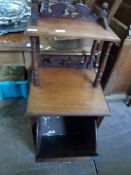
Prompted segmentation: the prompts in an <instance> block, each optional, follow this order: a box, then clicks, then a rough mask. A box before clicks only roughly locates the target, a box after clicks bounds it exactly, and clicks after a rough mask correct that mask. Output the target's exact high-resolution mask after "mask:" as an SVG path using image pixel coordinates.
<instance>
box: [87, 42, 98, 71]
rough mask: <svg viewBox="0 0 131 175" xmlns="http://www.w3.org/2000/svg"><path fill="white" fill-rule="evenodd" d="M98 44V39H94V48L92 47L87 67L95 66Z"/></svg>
mask: <svg viewBox="0 0 131 175" xmlns="http://www.w3.org/2000/svg"><path fill="white" fill-rule="evenodd" d="M97 44H98V41H97V40H94V42H93V46H92V49H91V56H90V58H89V62H88V64H87V68H88V69H92V68H93V66H94V60H95V54H96V50H97Z"/></svg>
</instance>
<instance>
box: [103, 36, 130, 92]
mask: <svg viewBox="0 0 131 175" xmlns="http://www.w3.org/2000/svg"><path fill="white" fill-rule="evenodd" d="M130 88H131V39H126V40H125V41H124V44H123V47H122V48H121V52H120V54H119V56H118V58H117V61H116V63H115V65H114V67H113V69H112V72H111V75H110V77H109V80H108V82H107V84H106V87H105V94H106V95H111V94H117V93H127V92H128V90H129V89H130Z"/></svg>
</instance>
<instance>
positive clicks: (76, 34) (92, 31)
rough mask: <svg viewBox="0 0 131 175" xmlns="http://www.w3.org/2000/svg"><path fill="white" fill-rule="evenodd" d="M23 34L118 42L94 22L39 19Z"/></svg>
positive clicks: (52, 18) (111, 34)
mask: <svg viewBox="0 0 131 175" xmlns="http://www.w3.org/2000/svg"><path fill="white" fill-rule="evenodd" d="M25 34H26V35H29V36H39V35H43V36H46V37H63V38H76V39H84V38H90V39H95V40H105V41H119V38H118V37H117V35H116V34H115V33H114V32H113V31H112V30H111V29H110V30H105V29H104V28H103V27H102V26H100V25H99V24H98V23H96V22H95V21H93V22H92V21H86V20H75V19H69V18H68V19H67V18H65V19H63V18H55V17H40V18H39V19H38V22H37V25H36V26H31V24H29V25H28V27H27V29H26V31H25Z"/></svg>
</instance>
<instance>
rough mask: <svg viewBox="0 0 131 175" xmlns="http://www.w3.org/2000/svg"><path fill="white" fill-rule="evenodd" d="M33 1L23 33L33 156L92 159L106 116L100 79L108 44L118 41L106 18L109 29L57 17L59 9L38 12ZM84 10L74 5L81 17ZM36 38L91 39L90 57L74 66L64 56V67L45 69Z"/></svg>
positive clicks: (92, 23)
mask: <svg viewBox="0 0 131 175" xmlns="http://www.w3.org/2000/svg"><path fill="white" fill-rule="evenodd" d="M32 2H33V5H32V14H33V15H32V18H31V20H30V22H29V24H28V26H27V29H26V31H25V34H26V35H28V36H29V37H30V41H31V47H32V51H31V53H32V82H31V86H30V94H29V100H28V106H27V113H26V115H27V116H30V117H31V118H32V131H33V136H34V141H35V147H36V160H38V161H43V160H46V159H48V158H49V159H53V160H54V159H56V158H57V160H58V158H59V159H60V160H63V158H64V159H65V158H66V159H67V158H69V159H74V158H75V159H76V158H80V157H81V158H82V159H83V158H87V157H90V156H94V157H95V156H97V148H96V129H97V128H98V127H99V126H100V124H101V122H102V120H103V118H104V117H105V116H109V115H110V112H109V108H108V105H107V103H106V100H105V98H104V94H103V91H102V88H101V85H100V81H101V78H102V75H103V72H104V69H105V66H106V63H107V59H108V56H109V54H110V50H111V47H112V45H113V43H115V42H119V41H120V40H119V38H118V37H117V35H116V34H115V33H114V32H113V31H112V30H111V29H110V28H109V26H108V27H107V25H106V22H107V21H106V19H105V17H103V18H102V17H101V18H102V19H103V20H104V22H105V26H106V27H107V28H104V27H103V26H102V25H101V24H100V23H99V22H98V21H97V20H94V19H93V20H92V18H90V19H89V18H88V19H83V18H81V19H80V18H70V17H60V16H59V14H60V12H59V13H57V12H56V11H52V13H53V14H55V15H54V16H51V15H42V14H39V15H38V8H37V0H32ZM59 6H60V8H61V9H63V8H65V5H64V4H60V3H58V4H56V6H52V7H50V8H51V9H53V10H54V9H55V8H56V7H59ZM83 8H84V9H86V7H85V6H83V5H81V4H78V5H76V9H77V10H78V12H79V16H81V15H83V13H82V11H81V9H83ZM79 10H80V11H79ZM88 10H89V8H88ZM85 13H86V11H85ZM85 13H84V15H85ZM34 14H35V15H34ZM56 14H57V15H58V16H59V17H56ZM86 15H87V14H86ZM103 15H104V11H103ZM40 36H44V37H46V38H47V37H48V38H53V37H56V38H63V39H69V38H70V39H82V40H84V39H91V40H93V44H92V49H91V53H90V54H89V55H90V56H89V59H88V60H86V59H83V62H84V63H85V64H86V66H85V64H83V65H84V66H83V67H82V66H81V67H78V68H74V67H73V66H72V65H73V63H71V60H68V59H67V64H65V65H66V66H65V65H64V66H63V65H62V64H60V65H59V66H58V67H56V66H55V67H53V66H52V65H50V66H49V67H48V66H47V65H44V67H43V65H42V59H41V55H40V44H39V43H40V42H39V37H40ZM98 44H99V45H98ZM98 49H101V50H99V52H101V54H100V55H101V56H100V55H99V60H97V61H98V62H99V67H98V71H97V73H96V71H95V69H94V64H95V62H96V55H97V54H98ZM60 53H61V51H59V55H60ZM64 55H65V54H64ZM67 55H68V53H67ZM42 56H43V57H44V54H43V55H42ZM74 56H75V55H74ZM49 64H51V63H49ZM47 126H48V127H47ZM81 138H83V139H81Z"/></svg>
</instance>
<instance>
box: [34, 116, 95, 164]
mask: <svg viewBox="0 0 131 175" xmlns="http://www.w3.org/2000/svg"><path fill="white" fill-rule="evenodd" d="M36 138H37V140H36V160H37V161H42V160H44V159H50V158H66V157H83V156H84V157H85V156H87V157H88V156H96V155H97V153H96V122H95V118H87V117H41V118H40V119H39V121H38V125H37V136H36Z"/></svg>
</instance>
